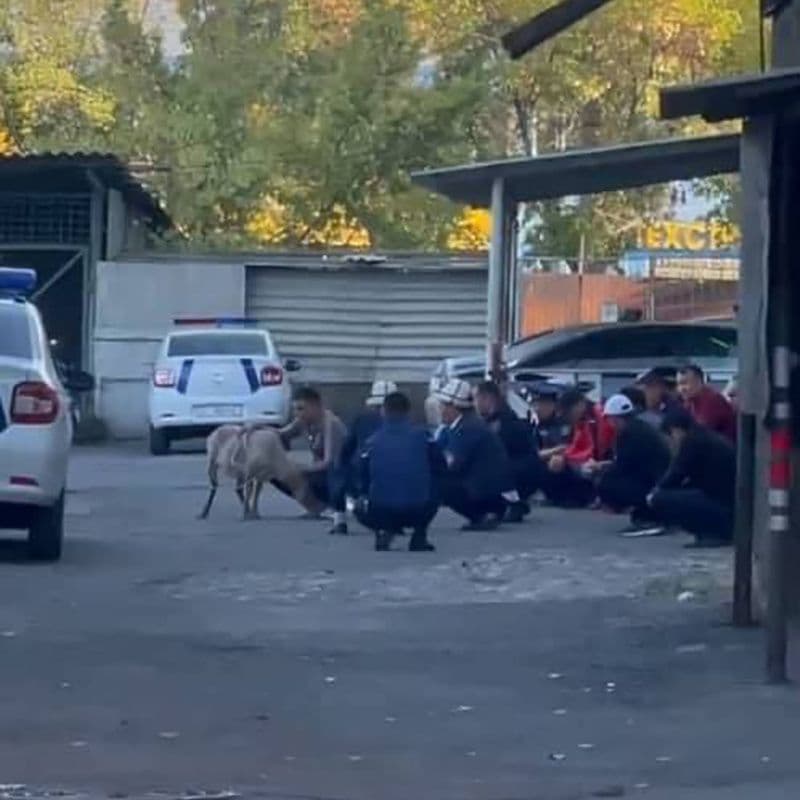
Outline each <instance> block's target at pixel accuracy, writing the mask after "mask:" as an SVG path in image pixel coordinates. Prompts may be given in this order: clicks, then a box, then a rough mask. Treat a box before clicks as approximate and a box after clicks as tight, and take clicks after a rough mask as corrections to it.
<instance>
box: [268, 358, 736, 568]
mask: <svg viewBox="0 0 800 800" xmlns="http://www.w3.org/2000/svg"><path fill="white" fill-rule="evenodd" d="M505 398H506V396H505V393H504V391H502V390H501V388H500V387H499V386H498V385H497V384H495V383H493V382H489V381H487V382H484V383H481V384H480V385H478V386H477V387H476V388H475V389H473V388H472V387H471V386H470V385H469V384H468V383H466V382H464V381H460V380H453V381H451V382H449V383H448V384H447V385H446V386H445V387H444V388H443V389H441V390H440V391H439V393H438V394H437V400H438V402H439V406H440V416H441V425H440V426H439V428H438V430H437V431H436V433H435V435H431V434H430V433H429V432H428V431H427V430H426V429H424V428H422V427H419V426H417V425H415V424H414V423H413V422H412V413H411V412H412V409H411V404H410V401H409V399H408V397H407V396H406V395H405V394H403V393H401V392H399V391H398V390H397V387H396V386H395V385H394V384H393V383H392V382H391V381H377V382H376V383H375V384H374V385H373V387H372V390H371V392H370V395H369V397H368V398H367V400H366V408H365V409H364V411H363V412H362V413H361V414H359V415H358V416H357V417H356V419H355V420H354V421H353V422H352V424H351V425H350V427H349V428H348V427H347V426H345V424H344V423H343V422H342V421H341V420H340V419H339V418H338V417H337V416H336V415H335V414H334V413H333V412H332V411H330V410H329V409H327V408H326V407H325V405H324V403H323V400H322V398H321V396H320V394H319V393H318V392H317V391H316V390H315V389H313V388H310V387H304V388H301V389H299V390H298V391H297V393H296V394H295V398H294V414H295V416H294V420H293V422H292V423H290V425H288V426H287V427H286V428H284V429H283V430H281V431H279V432H277V433H275V434H273V435H275V436H276V437H277V436H278V435H279V436H280V439H281V440H282V443H283V445H284V447H288V446H289V445H290V443H291V441H292V440H293V439H295V438H298V437H304V438H305V439H306V440H307V442H308V445H309V449H310V451H311V456H312V463H311V465H310V466H308V467H305V468H303V469H302V475H301V478H302V480H299V481H298V480H297V479H294V480H287V479H286V477H284V476H283V475H276V476H268V477H267V480H270V482H272V483H273V485H275V486H276V487H277V488H278V489H279V490H281V491H283V492H285V493H286V494H289V495H291V496H293V497H295V499H297V500H298V501H299V502H301V503H302V504H303V505H304V506H305V507H306V508H307V509H308V510H309V513H311V514H315V515H316V514H319V512H320V510H321V509H322V508H324V507H327V508H328V509H330V510H331V512H332V515H333V527H332V529H331V533H332V534H341V535H345V534H347V533H348V524H347V511H348V507H349V508H351V509H352V511H353V513H354V514H355V517H356V518H357V520H358V521H359V522H360V523H361V524H362V525H364V526H365V527H367V528H368V529H370V530H371V531H373V532H374V534H375V548H376V549H377V550H388V549H390V548H391V545H392V543H393V541H394V540H395V539H396V538H397V537H399V536H401V535H403V534H405V533H406V532H410V534H411V536H410V540H409V549H410V550H411V551H415V552H429V551H432V550H433V549H434V547H433V545H432V544H431V543H430V541H429V538H428V529H429V526H430V524H431V522H432V521H433V519H434V517H435V516H436V514H437V512H438V510H439V509H440V508H441V507H446V508H449V509H451V510H452V511H454V512H456V514H458V515H460V516H461V517H462V518H463V520H464V523H463V530H493V529H495V528H497V527H498V526H499V525H501V524H503V523H519V522H521V521H523V520H524V519H525V517H526V516H527V515H528V514H529V513H530V510H531V504H532V503H533V502H535V501H542V502H546V503H548V504H550V505H553V506H557V507H561V508H602V509H604V510H606V511H610V512H614V513H620V514H622V513H625V514H629V515H630V519H629V523H630V524H629V525H627V526H626V528H625V529H624V531H623V532H624V533H625V534H626V535H632V536H640V535H655V534H658V533H664V532H667V531H668V530H674V529H681V530H684V531H686V532H688V533H691V534H693V535H694V536H695V543H694V545H693V546H721V545H724V544H726V543H727V542H729V541H730V540H731V538H732V532H733V516H734V486H735V473H736V454H735V412H734V409H733V407H732V406H731V404H730V403H729V401H728V400H727V399H726V398H725V397H724V396H723V395H722V394H720V393H718V392H717V391H716V390H714V389H713V388H712V387H710V386H709V385H707V384H706V382H705V379H704V376H703V373H702V371H701V370H700V369H698V368H697V367H693V366H690V367H686V368H683V369H681V370H679V371H678V372H677V379H676V376H675V375H674V374H671V373H669V372H668V371H661V370H651V371H649V372H647V373H645V374H643V375H642V376H640V378H639V379H638V381H637V382H636V384H635V385H633V386H630V387H627V388H625V389H623V390H622V391H621V392H620V393H619V394H615V395H613V396H612V397H610V398H608V400H607V401H606V402H605V403H604V404H602V405H600V404H594V403H592V402H591V401H590V400H589V399H588V397H587V396H586V394H585V393H584V392H583V391H581V390H580V388H576V387H564V386H559V385H556V384H548V383H544V384H541V385H540V386H538V387H537V388H536V390H535V392H534V395H533V398H532V401H533V408H534V410H535V414H533V415H532V418H531V419H522V418H520V417H519V416H517V414H516V413H514V411H513V410H512V409H511V408H510V407H509V405H508V403H507V402H506V399H505ZM283 472H284V473H286V474H287V475H288V474H289V473H287V472H286V468H284V470H283Z"/></svg>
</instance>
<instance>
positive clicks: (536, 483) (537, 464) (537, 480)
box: [511, 453, 547, 500]
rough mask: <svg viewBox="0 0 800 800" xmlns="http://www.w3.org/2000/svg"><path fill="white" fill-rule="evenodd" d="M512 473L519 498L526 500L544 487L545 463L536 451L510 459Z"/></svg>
mask: <svg viewBox="0 0 800 800" xmlns="http://www.w3.org/2000/svg"><path fill="white" fill-rule="evenodd" d="M511 469H512V471H513V475H514V488H515V489H516V490H517V494H518V495H519V496H520V499H521V500H527V499H528V498H529V497H530V496H531V495H532V494H534V493H535V492H538V491H539V490H540V489H543V488H544V482H545V478H546V475H545V473H546V472H547V465H546V464H545V463H544V461H542V459H541V458H540V457H539V454H538V453H534V454H532V455H529V456H523V457H522V458H515V459H513V460H512V461H511Z"/></svg>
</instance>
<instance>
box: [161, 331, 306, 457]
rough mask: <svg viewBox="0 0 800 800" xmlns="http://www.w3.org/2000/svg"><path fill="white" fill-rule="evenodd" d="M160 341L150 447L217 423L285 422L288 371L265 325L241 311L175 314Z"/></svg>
mask: <svg viewBox="0 0 800 800" xmlns="http://www.w3.org/2000/svg"><path fill="white" fill-rule="evenodd" d="M175 325H176V330H174V331H172V332H171V333H169V334H167V336H166V337H165V338H164V341H163V343H162V345H161V349H160V351H159V355H158V359H157V361H156V364H155V368H154V370H153V380H152V386H151V387H150V402H149V416H150V452H151V453H152V454H153V455H165V454H166V453H167V452H168V451H169V448H170V444H171V443H172V442H173V441H175V440H178V439H188V438H193V437H197V436H206V435H208V434H209V433H210V432H211V431H212V430H214V428H217V427H218V426H220V425H224V424H228V423H236V422H263V423H267V424H269V425H284V424H286V422H288V419H289V414H290V410H291V399H292V393H291V392H292V390H291V386H290V383H289V380H288V376H287V373H289V372H295V371H297V370H299V369H300V364H299V363H298V362H296V361H294V360H292V359H289V360H287V361H286V362H283V361H281V358H280V355H279V354H278V351H277V349H276V347H275V344H274V343H273V341H272V337H271V336H270V333H269V331H267V330H264V329H263V328H258V327H256V323H255V322H254V321H253V320H247V319H240V318H224V319H223V318H220V319H218V318H214V319H180V320H175Z"/></svg>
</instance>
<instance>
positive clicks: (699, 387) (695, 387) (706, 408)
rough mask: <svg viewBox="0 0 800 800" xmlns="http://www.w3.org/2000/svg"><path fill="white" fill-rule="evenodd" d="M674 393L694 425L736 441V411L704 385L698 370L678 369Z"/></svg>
mask: <svg viewBox="0 0 800 800" xmlns="http://www.w3.org/2000/svg"><path fill="white" fill-rule="evenodd" d="M678 394H680V396H681V399H682V400H683V402H684V405H685V406H686V408H687V410H688V411H689V413H690V414H691V415H692V417H693V418H694V421H695V422H697V423H698V424H699V425H702V426H704V427H706V428H708V429H709V430H712V431H714V432H715V433H719V434H721V435H722V436H724V437H725V438H726V439H728V440H729V441H731V442H734V443H735V442H736V412H735V411H734V410H733V406H732V405H731V404H730V403H729V402H728V401H727V400H726V399H725V397H723V395H722V394H720V393H719V392H718V391H717V390H716V389H714V388H713V387H711V386H709V385H708V384H707V383H706V376H705V374H704V373H703V370H702V369H700V367H698V366H696V365H694V364H690V365H689V366H687V367H682V368H681V369H680V370H678Z"/></svg>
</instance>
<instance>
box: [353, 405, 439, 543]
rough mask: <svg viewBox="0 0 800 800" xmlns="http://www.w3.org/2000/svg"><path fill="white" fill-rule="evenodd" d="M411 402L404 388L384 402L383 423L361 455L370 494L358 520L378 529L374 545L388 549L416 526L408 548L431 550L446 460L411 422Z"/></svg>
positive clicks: (360, 506)
mask: <svg viewBox="0 0 800 800" xmlns="http://www.w3.org/2000/svg"><path fill="white" fill-rule="evenodd" d="M410 410H411V404H410V403H409V401H408V398H407V397H406V396H405V395H404V394H402V393H400V392H392V393H391V394H389V395H387V396H386V399H385V400H384V403H383V417H384V422H383V425H381V427H380V428H379V429H378V430H377V431H376V432H375V433H374V434H373V435H372V436H371V437H370V439H369V441H368V442H367V446H366V449H365V451H364V453H363V455H362V474H363V477H362V483H363V486H364V491H365V494H364V496H363V497H362V498H361V500H360V501H359V502H358V503H357V504H356V517H357V518H358V520H359V522H361V524H362V525H364V526H365V527H367V528H370V529H371V530H373V531H374V532H375V549H376V550H378V551H385V550H389V549H390V547H391V543H392V539H394V537H395V536H397V535H398V534H400V533H402V532H403V530H404V529H405V528H411V529H412V530H413V534H412V536H411V541H410V543H409V547H408V549H409V550H410V551H411V552H431V551H433V550H434V547H433V545H432V544H431V543H430V542H429V541H428V527H429V526H430V524H431V522H432V520H433V518H434V517H435V516H436V512H437V510H438V508H439V503H438V493H437V487H436V479H437V473H438V474H441V473H442V472H443V471H444V469H445V465H444V459H442V457H441V454H440V453H439V452H438V450H437V449H436V447H435V445H434V444H433V442H432V441H431V440H430V438H429V437H428V434H427V432H426V431H425V430H423V429H422V428H418V427H416V426H414V425H412V424H411V422H410V421H409V412H410Z"/></svg>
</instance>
